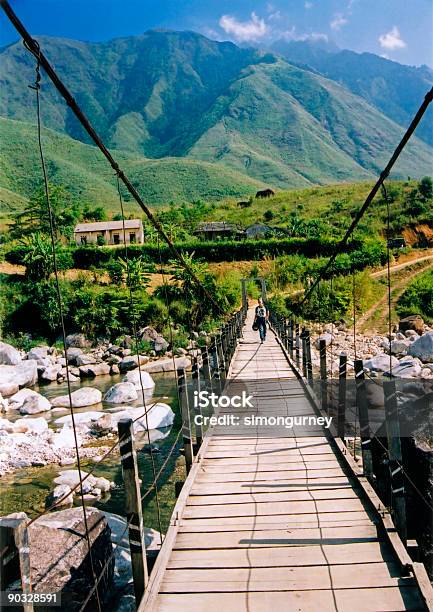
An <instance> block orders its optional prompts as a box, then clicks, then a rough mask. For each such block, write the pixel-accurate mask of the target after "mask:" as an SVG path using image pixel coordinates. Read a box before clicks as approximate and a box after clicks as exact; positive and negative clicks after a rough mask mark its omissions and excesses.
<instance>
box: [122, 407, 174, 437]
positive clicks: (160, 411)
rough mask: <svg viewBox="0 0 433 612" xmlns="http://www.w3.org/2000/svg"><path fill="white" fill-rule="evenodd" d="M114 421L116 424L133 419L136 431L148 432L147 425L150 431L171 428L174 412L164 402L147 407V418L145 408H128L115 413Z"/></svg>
mask: <svg viewBox="0 0 433 612" xmlns="http://www.w3.org/2000/svg"><path fill="white" fill-rule="evenodd" d="M112 416H113V421H114V422H116V424H117V423H118V422H119V421H120V420H121V419H132V420H133V421H134V431H136V432H139V431H147V425H149V429H158V428H161V427H170V425H172V424H173V421H174V412H173V410H172V409H171V408H170V406H168V404H164V403H162V402H158V403H156V404H153V405H150V406H147V418H146V413H145V408H144V406H141V407H140V408H127V409H126V410H121V411H119V412H115V413H114V414H113V415H112Z"/></svg>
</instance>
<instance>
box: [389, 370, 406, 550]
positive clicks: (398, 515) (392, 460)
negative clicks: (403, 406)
mask: <svg viewBox="0 0 433 612" xmlns="http://www.w3.org/2000/svg"><path fill="white" fill-rule="evenodd" d="M383 392H384V396H385V419H386V436H387V438H388V459H389V473H390V477H391V500H392V510H393V516H394V522H395V526H396V528H397V531H398V533H399V535H400V538H401V540H402V541H403V543H404V544H406V540H407V527H406V500H405V491H404V473H403V466H402V462H403V458H402V453H401V439H400V423H399V419H398V403H397V393H396V387H395V380H391V381H386V382H384V383H383Z"/></svg>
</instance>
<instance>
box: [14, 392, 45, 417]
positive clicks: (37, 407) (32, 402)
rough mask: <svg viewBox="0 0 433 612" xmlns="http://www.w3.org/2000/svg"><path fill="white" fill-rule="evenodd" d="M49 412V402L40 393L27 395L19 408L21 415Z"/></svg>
mask: <svg viewBox="0 0 433 612" xmlns="http://www.w3.org/2000/svg"><path fill="white" fill-rule="evenodd" d="M47 410H51V404H50V402H49V400H47V398H46V397H44V396H43V395H40V393H36V394H35V395H29V396H28V397H27V398H26V399H25V400H24V403H23V405H22V406H21V408H20V413H21V414H38V412H46V411H47Z"/></svg>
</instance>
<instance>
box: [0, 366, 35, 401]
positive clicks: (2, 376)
mask: <svg viewBox="0 0 433 612" xmlns="http://www.w3.org/2000/svg"><path fill="white" fill-rule="evenodd" d="M37 382H38V365H37V362H36V361H35V360H34V359H28V360H26V361H22V362H21V363H19V364H18V365H0V393H1V394H2V395H7V393H4V392H3V391H2V390H1V386H2V385H4V386H5V387H6V386H8V385H10V387H11V388H12V387H18V388H19V389H21V388H22V387H32V386H33V385H35V384H36V383H37ZM16 391H18V389H17V390H16ZM16 391H13V393H16ZM13 393H12V394H11V395H13Z"/></svg>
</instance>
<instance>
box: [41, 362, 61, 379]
mask: <svg viewBox="0 0 433 612" xmlns="http://www.w3.org/2000/svg"><path fill="white" fill-rule="evenodd" d="M61 369H62V366H61V365H60V364H59V363H54V364H52V365H50V366H48V367H46V368H44V369H43V370H42V371H41V373H40V375H39V379H40V380H41V381H42V382H53V381H54V380H57V375H58V374H59V372H60V370H61Z"/></svg>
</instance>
